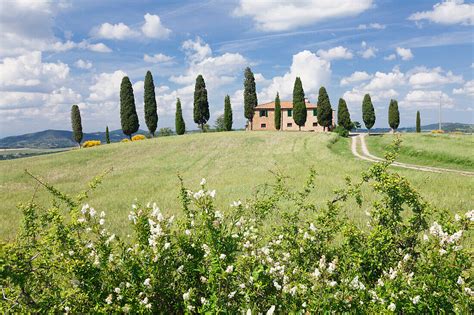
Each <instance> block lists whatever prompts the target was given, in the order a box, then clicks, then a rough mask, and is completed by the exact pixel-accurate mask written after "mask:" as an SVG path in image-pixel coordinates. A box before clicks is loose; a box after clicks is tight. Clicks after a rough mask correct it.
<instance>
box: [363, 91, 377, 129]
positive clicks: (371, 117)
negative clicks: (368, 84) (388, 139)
mask: <svg viewBox="0 0 474 315" xmlns="http://www.w3.org/2000/svg"><path fill="white" fill-rule="evenodd" d="M362 120H363V121H364V124H365V127H366V128H367V129H368V130H369V131H370V129H371V128H372V127H373V126H374V124H375V110H374V105H372V100H371V98H370V95H369V94H365V95H364V100H363V101H362Z"/></svg>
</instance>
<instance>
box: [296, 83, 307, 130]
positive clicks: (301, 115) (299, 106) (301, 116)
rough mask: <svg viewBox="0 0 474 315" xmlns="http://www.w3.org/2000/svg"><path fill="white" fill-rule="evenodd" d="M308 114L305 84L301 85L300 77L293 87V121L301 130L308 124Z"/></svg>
mask: <svg viewBox="0 0 474 315" xmlns="http://www.w3.org/2000/svg"><path fill="white" fill-rule="evenodd" d="M307 114H308V113H307V111H306V103H305V101H304V90H303V83H301V79H300V77H296V79H295V85H294V86H293V120H294V121H295V123H296V124H297V125H298V129H299V130H301V126H304V124H305V123H306V116H307Z"/></svg>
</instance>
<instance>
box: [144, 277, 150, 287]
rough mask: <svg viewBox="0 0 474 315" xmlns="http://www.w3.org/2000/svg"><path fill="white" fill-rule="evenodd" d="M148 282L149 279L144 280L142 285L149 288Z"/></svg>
mask: <svg viewBox="0 0 474 315" xmlns="http://www.w3.org/2000/svg"><path fill="white" fill-rule="evenodd" d="M150 281H151V279H150V278H146V279H145V281H143V284H144V285H146V286H147V287H149V286H150Z"/></svg>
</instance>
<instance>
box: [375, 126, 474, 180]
mask: <svg viewBox="0 0 474 315" xmlns="http://www.w3.org/2000/svg"><path fill="white" fill-rule="evenodd" d="M394 137H400V138H401V139H402V141H403V142H402V148H401V150H400V155H399V157H398V159H397V161H400V162H405V163H412V164H418V165H427V166H437V167H446V168H452V169H459V170H467V171H474V136H472V135H456V134H414V133H400V134H395V135H393V134H386V135H378V136H370V137H367V138H366V141H367V145H368V148H369V151H370V153H372V154H374V155H376V156H379V157H383V152H384V151H385V150H386V148H387V146H389V145H390V143H391V142H392V140H393V138H394Z"/></svg>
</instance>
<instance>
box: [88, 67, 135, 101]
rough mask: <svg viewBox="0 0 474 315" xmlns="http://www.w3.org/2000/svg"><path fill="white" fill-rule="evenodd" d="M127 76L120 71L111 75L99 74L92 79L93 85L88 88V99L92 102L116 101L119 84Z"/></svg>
mask: <svg viewBox="0 0 474 315" xmlns="http://www.w3.org/2000/svg"><path fill="white" fill-rule="evenodd" d="M126 75H127V74H126V73H125V72H123V71H122V70H116V71H115V72H112V73H105V72H103V73H101V74H99V75H96V76H95V78H94V81H95V83H94V84H93V85H92V86H90V87H89V91H90V94H89V98H88V100H90V101H92V102H105V101H116V102H117V101H118V100H119V93H120V83H122V79H123V77H124V76H126Z"/></svg>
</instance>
